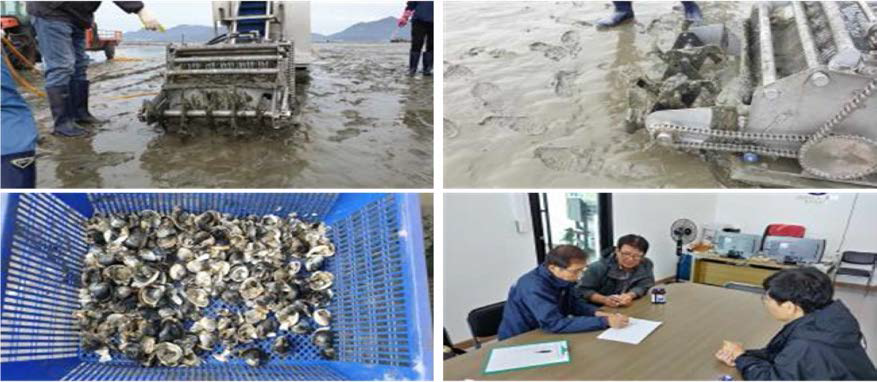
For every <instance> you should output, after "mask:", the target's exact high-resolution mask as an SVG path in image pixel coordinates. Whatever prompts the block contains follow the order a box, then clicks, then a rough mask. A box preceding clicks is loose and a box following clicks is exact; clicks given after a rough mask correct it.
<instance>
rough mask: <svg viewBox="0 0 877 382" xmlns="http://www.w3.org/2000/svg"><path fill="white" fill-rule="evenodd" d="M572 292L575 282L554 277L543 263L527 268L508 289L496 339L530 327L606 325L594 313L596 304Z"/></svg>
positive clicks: (566, 329)
mask: <svg viewBox="0 0 877 382" xmlns="http://www.w3.org/2000/svg"><path fill="white" fill-rule="evenodd" d="M575 292H576V290H575V283H572V282H569V281H564V280H561V279H559V278H557V277H554V275H552V274H551V272H550V271H549V270H548V269H547V268H545V267H544V266H541V265H540V266H538V267H536V269H534V270H532V271H530V272H527V273H526V274H524V275H523V276H521V278H520V279H518V282H517V283H515V285H513V286H512V287H511V289H510V290H509V298H508V300H507V301H506V303H505V307H504V308H503V311H502V322H500V325H499V333H498V334H499V339H500V340H504V339H506V338H510V337H514V336H516V335H518V334H521V333H526V332H529V331H531V330H534V329H542V330H544V331H546V332H549V333H575V332H587V331H591V330H600V329H606V328H608V327H609V321H608V319H607V318H606V317H596V316H594V314H595V313H596V312H597V307H596V306H594V305H591V304H588V303H585V301H584V300H582V299H581V297H579V296H578V295H577V294H576V293H575Z"/></svg>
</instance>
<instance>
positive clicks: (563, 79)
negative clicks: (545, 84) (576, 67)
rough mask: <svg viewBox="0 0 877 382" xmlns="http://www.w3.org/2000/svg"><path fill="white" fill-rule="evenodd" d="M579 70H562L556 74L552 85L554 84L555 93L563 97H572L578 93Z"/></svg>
mask: <svg viewBox="0 0 877 382" xmlns="http://www.w3.org/2000/svg"><path fill="white" fill-rule="evenodd" d="M578 75H579V73H578V72H573V71H567V70H561V71H559V72H557V73H555V74H554V80H553V81H552V82H551V85H552V86H554V94H557V95H559V96H561V97H572V96H573V95H575V93H576V88H575V84H574V82H575V80H576V77H578Z"/></svg>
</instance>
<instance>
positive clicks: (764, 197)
mask: <svg viewBox="0 0 877 382" xmlns="http://www.w3.org/2000/svg"><path fill="white" fill-rule="evenodd" d="M854 201H855V209H853V204H854ZM851 211H852V218H851V220H850V229H849V231H847V234H846V241H844V242H843V244H842V243H841V242H842V241H843V239H842V238H843V236H844V230H845V228H846V225H847V220H848V219H850V216H851V215H850V212H851ZM716 222H717V223H724V224H733V225H735V226H737V227H739V228H740V229H742V232H745V233H754V234H762V233H763V232H764V228H765V227H766V226H767V225H768V224H772V223H786V224H799V225H803V226H805V227H806V228H807V231H806V234H805V237H808V238H814V239H825V240H826V243H825V257H824V259H825V260H831V259H836V257H835V256H839V254H840V252H843V251H846V250H859V251H865V252H875V251H877V235H875V233H877V194H873V193H867V194H864V193H863V194H853V193H828V194H826V195H824V196H822V195H810V194H805V193H800V194H799V193H779V194H777V193H770V194H768V193H752V194H751V193H746V194H718V201H717V204H716ZM838 281H841V282H850V283H859V284H864V282H865V281H866V280H865V279H863V278H858V277H838ZM872 285H877V280H875V281H874V282H872Z"/></svg>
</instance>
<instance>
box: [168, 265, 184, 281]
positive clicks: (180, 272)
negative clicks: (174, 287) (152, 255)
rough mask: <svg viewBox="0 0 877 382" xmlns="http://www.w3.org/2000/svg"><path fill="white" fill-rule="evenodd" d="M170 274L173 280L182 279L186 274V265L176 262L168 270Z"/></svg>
mask: <svg viewBox="0 0 877 382" xmlns="http://www.w3.org/2000/svg"><path fill="white" fill-rule="evenodd" d="M168 275H169V276H170V277H171V280H174V281H179V280H182V279H183V277H185V276H186V267H185V266H184V265H183V264H179V263H177V264H174V265H172V266H171V269H170V270H169V271H168Z"/></svg>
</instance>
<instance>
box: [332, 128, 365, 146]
mask: <svg viewBox="0 0 877 382" xmlns="http://www.w3.org/2000/svg"><path fill="white" fill-rule="evenodd" d="M361 133H362V130H360V129H357V128H353V127H349V128H346V129H341V130H339V131H338V133H336V134H335V135H333V136H331V137H329V140H330V141H332V142H336V143H338V142H344V141H346V140H348V139H350V138H353V137H357V136H359V134H361Z"/></svg>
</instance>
